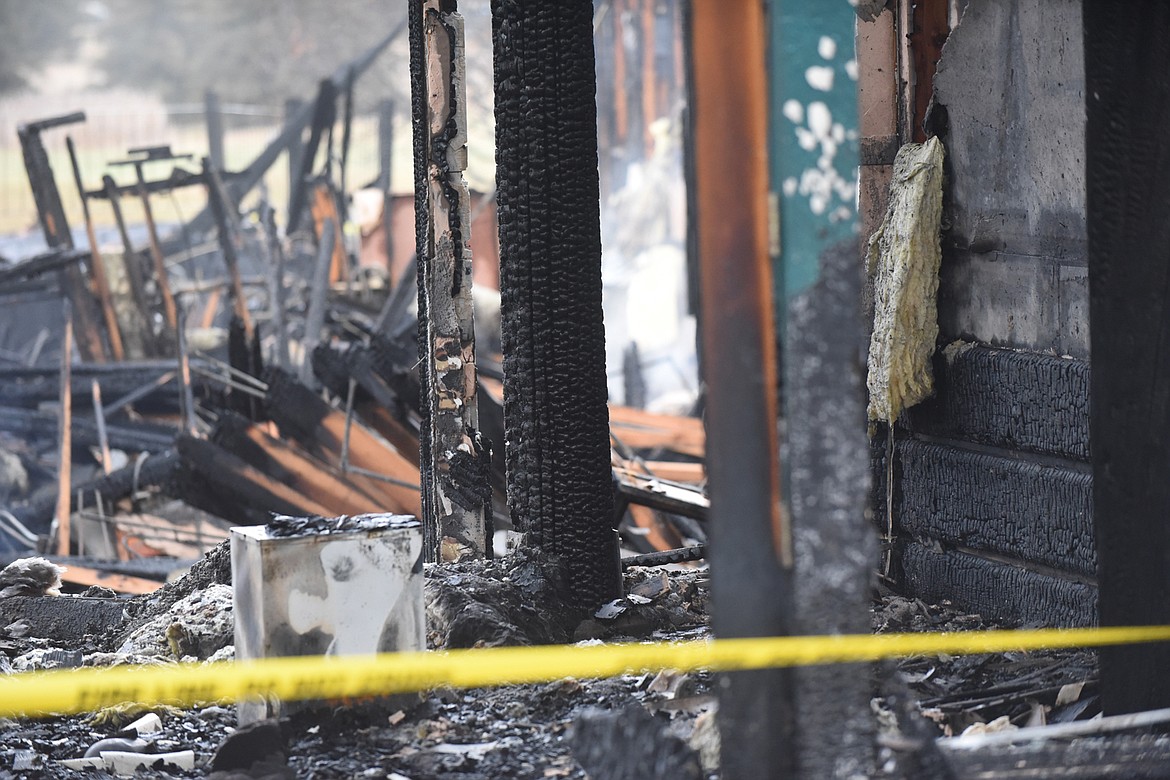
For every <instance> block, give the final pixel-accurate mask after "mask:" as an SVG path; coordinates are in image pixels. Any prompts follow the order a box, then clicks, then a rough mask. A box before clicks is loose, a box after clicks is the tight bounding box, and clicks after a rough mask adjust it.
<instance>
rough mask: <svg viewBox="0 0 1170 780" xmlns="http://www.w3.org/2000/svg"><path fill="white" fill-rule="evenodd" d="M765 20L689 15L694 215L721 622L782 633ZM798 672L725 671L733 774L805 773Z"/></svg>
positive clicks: (758, 13) (786, 614)
mask: <svg viewBox="0 0 1170 780" xmlns="http://www.w3.org/2000/svg"><path fill="white" fill-rule="evenodd" d="M762 25H763V14H762V9H761V7H760V4H759V3H757V2H754V1H753V0H740V1H737V2H734V3H731V4H730V5H729V4H728V3H726V2H716V0H696V2H694V3H693V4H692V6H691V18H690V24H689V26H688V44H689V49H690V62H691V74H690V83H691V90H692V98H691V101H692V102H691V106H692V107H691V112H690V116H691V121H692V126H691V128H690V141H691V154H690V161H691V166H692V170H693V182H692V188H693V193H692V196H691V197H692V210H693V213H692V214H691V219H690V223H691V229H692V231H693V232H694V243H693V246H695V247H696V248H697V252H698V261H699V276H700V281H701V287H700V311H701V317H700V320H701V323H702V336H701V346H702V354H703V379H704V382H705V384H706V386H707V393H708V395H707V401H706V415H705V417H706V429H707V468H708V472H707V473H708V490H709V493H710V497H711V510H710V511H711V538H712V543H711V548H710V558H709V559H710V563H711V573H712V580H711V584H712V599H713V609H712V621H713V624H712V627H713V629H714V631H715V634H716V635H717V636H719V637H750V636H781V635H786V634H790V633H792V623H793V617H792V542H791V536H790V532H789V529H788V527H787V524H786V521H785V517H784V515H783V514H782V513H781V510H780V485H779V480H780V466H779V462H778V459H779V454H778V453H779V445H778V442H777V438H776V418H777V416H778V415H777V409H776V371H777V370H776V349H775V335H774V333H775V331H774V328H773V325H772V302H771V296H770V294H769V291H770V290H771V285H772V280H771V267H770V265H769V254H768V227H767V213H766V211H765V209H766V204H767V202H768V201H767V166H766V165H765V159H764V149H765V148H766V136H765V132H766V119H767V113H766V105H767V91H766V85H765V83H764V51H763V41H762V39H761V37H760V29H761V28H762ZM733 139H734V140H733ZM729 204H734V205H733V206H731V207H729ZM790 677H791V675H790V674H789V673H788V672H786V671H784V670H775V669H772V670H763V671H756V672H739V673H735V674H729V675H726V676H724V677H723V678H721V681H720V686H721V687H720V702H719V718H720V722H721V723H722V724H724V728H723V729H722V734H723V741H722V747H721V751H720V752H721V757H722V758H721V766H722V771H723V775H724V777H727V778H729V780H739V778H752V777H765V776H767V777H778V778H788V777H795V776H796V775H795V753H796V751H795V748H794V743H793V730H794V719H795V714H794V711H793V694H792V683H791V681H790Z"/></svg>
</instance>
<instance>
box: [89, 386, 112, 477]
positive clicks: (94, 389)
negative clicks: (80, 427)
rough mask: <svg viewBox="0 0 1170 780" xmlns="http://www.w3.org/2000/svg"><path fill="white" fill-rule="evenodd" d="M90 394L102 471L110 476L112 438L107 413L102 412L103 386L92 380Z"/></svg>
mask: <svg viewBox="0 0 1170 780" xmlns="http://www.w3.org/2000/svg"><path fill="white" fill-rule="evenodd" d="M90 392H91V397H92V399H93V421H94V423H95V424H96V425H97V435H98V449H99V450H100V451H101V453H102V471H103V472H104V473H106V474H109V473H110V472H111V471H113V469H112V468H111V467H110V437H109V435H108V434H107V433H106V413H105V412H104V411H102V386H101V384H99V383H98V381H97V380H96V379H91V380H90Z"/></svg>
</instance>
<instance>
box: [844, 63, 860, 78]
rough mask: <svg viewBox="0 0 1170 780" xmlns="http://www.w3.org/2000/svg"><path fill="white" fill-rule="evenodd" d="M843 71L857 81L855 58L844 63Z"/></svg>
mask: <svg viewBox="0 0 1170 780" xmlns="http://www.w3.org/2000/svg"><path fill="white" fill-rule="evenodd" d="M845 73H846V74H847V75H848V76H849V78H851V79H853V80H854V81H857V60H849V61H847V62H846V63H845Z"/></svg>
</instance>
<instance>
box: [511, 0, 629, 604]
mask: <svg viewBox="0 0 1170 780" xmlns="http://www.w3.org/2000/svg"><path fill="white" fill-rule="evenodd" d="M492 17H493V34H494V44H495V89H496V189H497V192H498V196H497V206H498V209H499V224H500V259H501V262H500V265H501V269H500V283H501V284H500V287H501V295H502V310H503V337H504V338H503V344H504V355H505V358H504V372H505V383H504V405H505V421H506V428H507V435H506V439H507V445H506V446H507V462H508V504H509V508H510V510H511V513H512V519H513V521H514V522H515V523H516V525H517V526H518V527H519V528H521V529H523V530H524V531H525V532H526V533H528V534H529V535H530V538H531V540H532V541H533V542H534V543H535V544H536V545H538V546H539V547H540V548H541V549H543V550H544V551H546V552H548V553H551V554H554V555H563V556H565V559H566V564H567V566H568V567H569V574H570V576H571V577H572V578H573V585H574V588H575V592H574V594H573V598H575V599H576V600H577V601H578V602H579V604H580V605H581V606H588V605H596V604H598V603H600V602H603V601H606V600H608V599H611V598H614V597H615V596H617V595H619V594H620V592H621V579H620V565H619V562H618V548H617V535H616V533H615V531H614V522H613V515H614V510H613V495H612V487H611V484H610V480H611V473H610V466H609V430H608V427H609V426H608V421H609V415H608V410H607V408H606V397H607V390H606V376H605V328H604V325H603V323H602V315H601V237H600V233H601V231H600V216H599V210H598V189H599V186H598V176H597V106H596V102H595V93H596V77H595V71H594V57H593V4H592V3H591V2H589V1H588V0H564V1H563V2H557V3H546V2H537V1H536V0H493V2H492Z"/></svg>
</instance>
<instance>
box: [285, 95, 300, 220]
mask: <svg viewBox="0 0 1170 780" xmlns="http://www.w3.org/2000/svg"><path fill="white" fill-rule="evenodd" d="M304 106H305V101H303V100H301V99H300V98H289V99H288V100H286V101H284V124H285V127H286V128H289V130H293V131H295V132H290V133H289V138H288V191H289V196H290V197H291V196H292V190H293V185H294V184H295V183H296V182H297V180H298V178H299V177H300V175H301V160H302V159H303V158H304V156H305V132H304V131H305V129H304V126H303V124H300V125H298V124H297V123H296V119H297V118H298V117H300V116H302V115H303V113H304V111H305V107H304ZM290 205H291V202H290Z"/></svg>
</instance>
